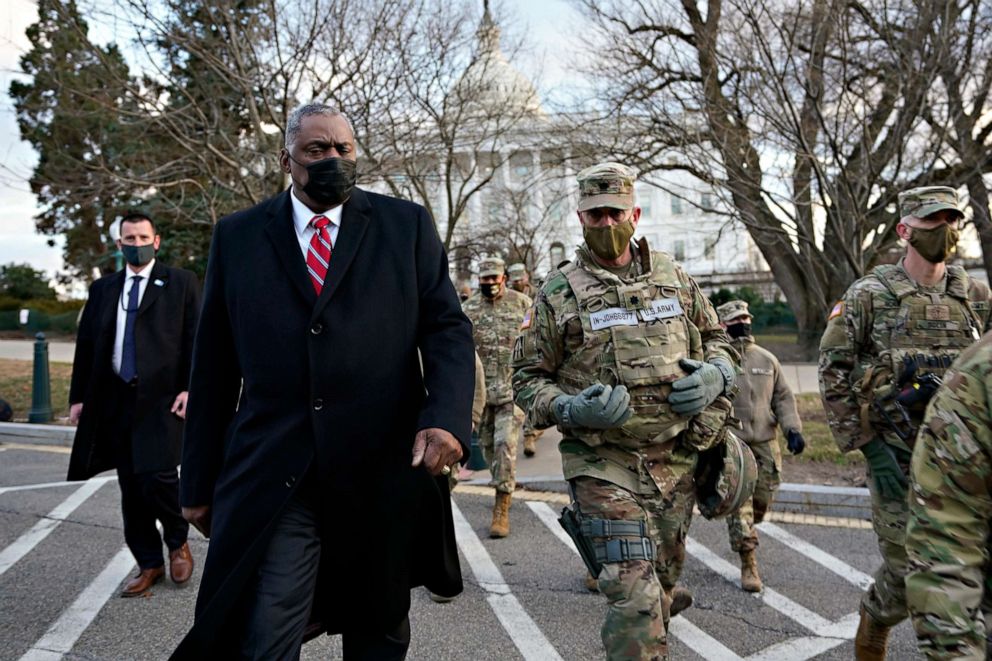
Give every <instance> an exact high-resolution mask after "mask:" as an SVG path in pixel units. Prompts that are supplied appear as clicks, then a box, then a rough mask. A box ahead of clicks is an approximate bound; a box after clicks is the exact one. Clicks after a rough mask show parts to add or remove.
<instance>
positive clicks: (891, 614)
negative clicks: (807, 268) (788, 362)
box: [819, 186, 989, 659]
mask: <svg viewBox="0 0 992 661" xmlns="http://www.w3.org/2000/svg"><path fill="white" fill-rule="evenodd" d="M899 207H900V209H901V213H902V219H901V220H900V221H899V224H898V225H897V226H896V232H897V233H898V235H899V238H901V239H903V240H905V241H906V242H907V243H908V244H909V245H908V247H907V249H906V255H905V257H903V258H902V259H901V260H900V261H899V263H898V264H889V265H883V266H876V267H875V268H874V269H873V270H872V272H871V273H869V274H868V275H867V276H865V277H863V278H861V279H860V280H858V281H856V282H855V283H854V284H852V285H851V287H850V288H849V289H848V290H847V293H846V294H845V295H844V298H843V300H841V301H840V302H839V303H837V305H836V306H835V307H834V309H833V311H832V312H831V314H830V318H829V320H828V322H827V329H826V331H825V332H824V334H823V338H822V339H821V341H820V364H819V374H820V393H821V396H822V398H823V405H824V408H825V409H826V413H827V419H828V421H829V423H830V427H831V430H832V431H833V434H834V438H835V440H836V441H837V445H838V447H839V448H840V449H841V451H843V452H850V451H851V450H855V449H858V450H861V452H862V453H864V455H865V459H866V461H867V464H868V472H869V480H868V488H869V490H870V492H871V497H872V523H873V527H874V529H875V534H876V535H877V536H878V544H879V550H880V551H881V555H882V566H881V568H880V569H879V570H878V572H877V573H876V574H875V583H874V585H873V586H872V587H870V588H869V589H868V592H867V593H866V594H865V596H864V598H863V599H862V601H861V621H860V624H859V626H858V633H857V636H856V638H855V652H856V654H857V655H858V658H859V659H881V658H884V657H885V650H886V646H887V641H888V635H889V629H890V628H891V627H892V626H894V625H895V624H897V623H899V622H901V621H902V620H903V619H905V618H906V614H907V613H906V593H905V585H904V578H905V575H906V550H905V547H904V543H905V537H906V521H907V518H908V515H909V511H908V503H907V499H906V484H907V482H906V475H907V474H908V471H909V460H910V453H911V452H912V446H913V443H914V440H915V436H916V431H917V430H918V428H919V424H920V422H921V421H922V418H923V411H924V409H925V406H926V401H927V399H928V398H929V396H931V395H932V394H933V391H934V390H935V389H936V384H938V383H939V379H940V378H941V377H942V376H943V374H944V372H945V371H946V369H947V368H948V367H949V366H950V365H951V363H952V362H953V360H954V359H955V358H956V357H957V356H958V354H959V353H960V352H961V351H963V350H964V349H965V348H967V347H968V346H970V345H971V344H972V343H974V342H975V341H976V340H977V339H978V337H979V336H980V334H981V333H982V332H983V331H984V330H985V329H987V327H988V318H989V290H988V287H987V286H985V285H984V284H982V283H979V282H977V281H975V280H972V279H971V278H969V277H968V275H967V273H965V271H964V269H962V268H961V267H959V266H947V265H945V263H944V262H945V260H946V258H947V256H948V254H949V253H950V252H951V250H953V248H954V246H955V244H956V243H957V240H958V224H959V222H960V219H961V218H962V216H963V214H962V213H961V211H960V209H959V203H958V199H957V194H956V192H955V190H954V189H953V188H949V187H946V186H928V187H924V188H915V189H913V190H909V191H905V192H903V193H901V194H900V195H899Z"/></svg>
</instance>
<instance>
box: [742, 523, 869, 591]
mask: <svg viewBox="0 0 992 661" xmlns="http://www.w3.org/2000/svg"><path fill="white" fill-rule="evenodd" d="M758 530H760V531H761V532H763V533H764V534H766V535H768V536H769V537H771V538H773V539H776V540H778V541H779V542H782V543H783V544H785V545H786V546H788V547H790V548H791V549H793V550H794V551H798V552H799V553H802V554H803V555H805V556H806V557H807V558H809V559H810V560H812V561H813V562H815V563H817V564H819V565H821V566H823V567H825V568H827V569H829V570H830V571H832V572H833V573H835V574H837V575H838V576H840V577H841V578H843V579H844V580H845V581H847V582H848V583H851V584H852V585H856V586H858V587H859V588H861V589H862V590H867V589H868V588H869V586H871V584H872V583H874V582H875V579H874V578H872V577H871V576H869V575H868V574H866V573H864V572H863V571H860V570H858V569H855V568H854V567H852V566H851V565H849V564H847V563H846V562H844V561H843V560H841V559H840V558H838V557H837V556H834V555H831V554H829V553H827V552H826V551H824V550H823V549H821V548H819V547H818V546H813V545H812V544H810V543H809V542H807V541H806V540H803V539H800V538H799V537H796V536H795V535H793V534H792V533H791V532H789V531H787V530H785V529H784V528H781V527H779V526H777V525H775V524H774V523H767V522H765V523H761V524H758Z"/></svg>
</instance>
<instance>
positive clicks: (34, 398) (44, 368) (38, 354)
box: [28, 333, 52, 423]
mask: <svg viewBox="0 0 992 661" xmlns="http://www.w3.org/2000/svg"><path fill="white" fill-rule="evenodd" d="M34 338H35V343H34V387H33V388H32V390H31V411H30V413H28V422H35V423H44V422H51V421H52V383H51V380H50V379H49V377H48V341H47V340H45V334H44V333H38V334H37V335H35V336H34Z"/></svg>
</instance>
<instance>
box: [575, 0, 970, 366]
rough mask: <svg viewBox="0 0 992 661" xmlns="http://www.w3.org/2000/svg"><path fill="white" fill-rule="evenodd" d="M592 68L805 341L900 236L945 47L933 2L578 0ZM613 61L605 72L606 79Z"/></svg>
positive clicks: (655, 163)
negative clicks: (743, 250) (899, 197)
mask: <svg viewBox="0 0 992 661" xmlns="http://www.w3.org/2000/svg"><path fill="white" fill-rule="evenodd" d="M579 4H580V5H581V6H582V8H583V10H584V11H585V13H586V15H587V16H588V17H589V18H590V19H591V20H592V21H593V23H594V24H595V25H596V27H597V30H596V31H594V33H599V34H602V35H603V40H604V44H609V45H610V47H609V48H605V47H604V48H600V49H598V50H596V51H595V52H596V55H597V57H596V59H595V60H594V61H593V62H592V69H593V71H594V72H596V73H598V74H599V79H600V80H605V81H606V82H605V83H604V84H603V85H602V86H601V88H600V89H599V90H598V95H599V98H600V99H602V100H604V101H605V102H606V103H605V108H606V109H607V110H611V111H612V112H613V113H614V114H615V115H617V116H625V117H628V118H630V121H628V122H627V123H626V125H625V126H623V127H622V129H621V132H622V133H623V132H626V135H627V136H628V138H629V139H628V140H627V141H626V143H624V144H622V145H621V148H626V151H627V153H628V154H629V156H630V158H631V159H632V160H635V161H637V162H638V164H639V165H640V166H641V167H642V169H643V170H645V171H647V172H651V171H652V170H682V171H684V172H687V173H689V174H691V175H692V176H694V177H696V178H697V179H699V180H700V181H701V182H703V183H704V184H706V185H710V186H712V187H713V188H714V189H715V190H717V191H720V192H722V194H723V196H724V199H725V202H726V204H727V207H728V208H730V209H732V210H733V212H734V213H735V214H736V216H737V219H738V220H739V221H740V222H743V223H744V224H745V225H746V226H747V228H748V231H749V232H750V234H751V236H752V237H753V239H754V241H755V243H756V244H757V246H758V247H759V249H760V250H761V252H762V254H763V256H764V257H765V260H766V261H767V262H768V264H769V265H770V267H771V269H772V272H773V274H774V276H775V280H776V282H777V284H778V285H779V286H780V287H781V289H782V290H783V292H784V294H785V296H786V299H787V301H788V303H789V306H790V307H791V308H792V310H793V312H794V313H795V315H796V319H797V321H798V324H799V330H800V341H801V343H802V344H803V345H804V346H805V347H806V348H807V349H808V350H809V351H811V352H812V350H813V348H814V347H815V345H816V342H817V340H818V338H819V335H820V333H821V331H822V329H823V326H824V323H825V320H826V312H827V310H828V309H829V306H830V305H832V304H833V302H834V301H835V300H836V299H837V298H838V297H839V296H840V294H841V293H842V292H843V290H844V289H845V288H846V287H847V286H848V285H849V284H850V282H851V281H852V280H853V279H855V278H856V277H858V276H860V275H862V274H863V273H864V272H865V270H866V268H868V267H869V266H870V265H872V264H873V263H874V261H875V260H876V259H877V258H878V257H879V255H880V253H882V252H883V251H885V250H886V249H887V248H888V247H889V246H890V245H891V244H892V242H893V240H894V236H893V232H892V230H893V227H894V225H895V222H896V220H897V218H896V216H897V214H896V209H895V199H896V194H897V193H898V190H899V189H900V188H901V187H902V186H904V185H905V184H906V183H907V182H913V183H917V182H922V181H928V182H929V181H932V180H933V179H934V174H933V170H934V165H935V164H936V163H938V157H939V155H940V153H941V142H940V139H939V137H938V136H936V135H934V134H932V133H931V132H928V131H918V130H917V129H918V127H919V126H920V124H921V119H920V117H921V113H922V109H923V107H924V106H925V104H926V101H927V99H928V92H929V91H930V89H931V87H932V86H933V84H934V82H935V80H936V79H937V77H938V75H939V68H940V65H941V64H942V63H943V62H945V61H946V58H947V56H948V52H949V51H948V49H947V47H946V44H947V43H948V36H949V33H950V32H951V31H952V30H953V25H952V24H950V23H948V21H947V20H946V17H945V16H944V14H943V13H942V11H941V9H942V6H943V3H940V2H936V1H933V2H909V1H908V0H906V1H902V2H900V1H897V2H888V1H885V0H877V1H875V0H869V1H868V2H850V1H846V2H841V1H840V0H808V1H805V2H802V3H781V2H776V1H774V0H708V1H707V2H702V3H700V2H695V1H694V0H667V1H660V2H654V3H634V4H631V3H623V2H620V1H619V0H610V1H608V2H597V1H596V0H580V2H579ZM607 72H608V73H609V76H607V75H606V74H607Z"/></svg>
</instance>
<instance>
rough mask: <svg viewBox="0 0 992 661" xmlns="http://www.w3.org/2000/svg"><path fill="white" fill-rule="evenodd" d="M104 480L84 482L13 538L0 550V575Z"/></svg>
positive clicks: (56, 525) (92, 492)
mask: <svg viewBox="0 0 992 661" xmlns="http://www.w3.org/2000/svg"><path fill="white" fill-rule="evenodd" d="M105 482H106V480H104V479H96V480H90V481H89V482H84V483H83V485H82V486H81V487H79V488H78V489H76V490H75V491H74V492H72V494H71V495H70V496H69V497H68V498H66V499H65V500H63V501H62V502H61V503H60V504H59V505H58V506H57V507H56V508H55V509H53V510H52V511H51V512H49V513H48V514H47V515H46V516H45V517H44V518H42V519H40V520H39V521H38V522H37V523H35V524H34V525H33V526H32V527H31V529H30V530H28V531H27V532H26V533H24V534H23V535H21V536H20V537H18V538H17V539H15V540H14V541H13V542H12V543H11V544H10V545H9V546H7V548H5V549H4V550H3V551H0V576H3V575H4V573H6V571H7V570H8V569H10V568H11V567H13V566H14V563H16V562H17V561H18V560H20V559H21V558H23V557H24V556H25V555H27V554H28V553H30V552H31V549H33V548H34V547H36V546H37V545H38V544H39V543H41V541H42V540H43V539H45V538H46V537H48V536H49V535H50V534H51V533H52V531H53V530H55V528H56V527H58V525H59V524H60V523H62V522H63V521H64V520H65V519H66V518H67V517H68V516H69V515H70V514H72V513H73V511H75V509H76V508H77V507H79V506H80V505H82V504H83V503H84V502H86V500H87V499H88V498H89V497H90V496H92V495H93V494H94V493H96V491H97V489H99V488H100V487H102V486H103V485H104V483H105Z"/></svg>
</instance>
